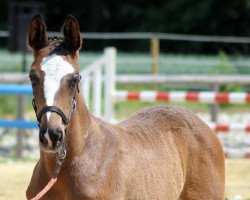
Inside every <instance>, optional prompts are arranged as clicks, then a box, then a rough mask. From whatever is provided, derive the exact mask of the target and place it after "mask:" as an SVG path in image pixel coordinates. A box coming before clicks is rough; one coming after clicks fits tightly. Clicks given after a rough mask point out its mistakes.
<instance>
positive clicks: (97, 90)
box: [93, 65, 102, 117]
mask: <svg viewBox="0 0 250 200" xmlns="http://www.w3.org/2000/svg"><path fill="white" fill-rule="evenodd" d="M93 97H94V104H93V113H94V116H96V117H100V116H101V104H102V101H101V98H102V73H101V65H100V67H98V68H96V70H95V72H94V79H93Z"/></svg>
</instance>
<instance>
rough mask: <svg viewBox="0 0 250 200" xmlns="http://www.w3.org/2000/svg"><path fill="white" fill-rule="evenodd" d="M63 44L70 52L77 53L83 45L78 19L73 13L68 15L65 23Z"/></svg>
mask: <svg viewBox="0 0 250 200" xmlns="http://www.w3.org/2000/svg"><path fill="white" fill-rule="evenodd" d="M62 30H63V36H64V38H63V43H62V44H63V46H64V48H66V49H67V50H69V51H70V52H73V53H75V52H76V51H78V50H79V49H80V48H81V46H82V38H81V32H80V28H79V25H78V22H77V19H76V18H75V17H73V16H72V15H68V18H67V20H66V22H65V23H64V25H63V28H62Z"/></svg>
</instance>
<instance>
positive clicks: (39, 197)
mask: <svg viewBox="0 0 250 200" xmlns="http://www.w3.org/2000/svg"><path fill="white" fill-rule="evenodd" d="M56 181H57V178H52V179H51V180H50V182H49V183H48V184H47V185H46V186H45V188H43V190H42V191H41V192H39V193H38V194H37V195H36V196H35V197H34V198H32V199H31V200H39V199H41V198H42V197H43V196H44V195H45V194H46V193H47V192H48V191H49V190H50V189H51V188H52V186H53V185H54V184H55V182H56Z"/></svg>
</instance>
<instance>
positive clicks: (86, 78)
mask: <svg viewBox="0 0 250 200" xmlns="http://www.w3.org/2000/svg"><path fill="white" fill-rule="evenodd" d="M89 87H90V77H89V74H84V80H83V83H82V91H83V95H84V99H85V103H86V106H87V107H88V108H89Z"/></svg>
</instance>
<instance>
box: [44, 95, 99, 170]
mask: <svg viewBox="0 0 250 200" xmlns="http://www.w3.org/2000/svg"><path fill="white" fill-rule="evenodd" d="M76 102H77V104H76V108H75V110H74V112H73V113H72V117H71V119H70V122H69V125H68V127H67V130H66V136H65V146H66V150H67V156H66V159H65V161H64V162H70V161H71V160H72V159H73V158H74V157H75V156H77V155H80V154H81V153H82V151H83V149H84V142H85V136H86V134H87V132H88V130H89V128H90V126H91V125H92V124H93V123H94V121H95V120H94V118H93V117H92V115H91V114H90V112H89V111H88V109H87V107H86V105H85V102H84V100H83V97H82V95H81V94H77V96H76ZM40 160H41V161H42V162H43V164H44V165H45V169H46V170H47V171H48V172H49V173H52V172H53V168H54V167H55V154H50V153H46V152H44V151H43V150H41V151H40Z"/></svg>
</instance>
